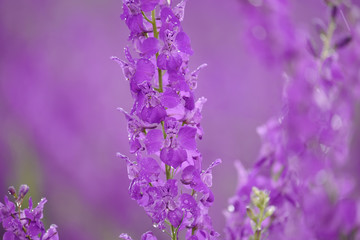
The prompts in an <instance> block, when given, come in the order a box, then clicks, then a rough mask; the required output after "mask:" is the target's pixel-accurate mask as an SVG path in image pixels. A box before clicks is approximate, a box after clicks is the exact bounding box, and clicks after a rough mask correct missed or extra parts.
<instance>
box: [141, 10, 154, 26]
mask: <svg viewBox="0 0 360 240" xmlns="http://www.w3.org/2000/svg"><path fill="white" fill-rule="evenodd" d="M141 14H142V15H143V17H144V18H145V20H146V21H148V22H149V23H151V24H152V23H153V22H152V21H151V20H150V19H149V18H148V17H147V16H146V15H145V13H144V11H141Z"/></svg>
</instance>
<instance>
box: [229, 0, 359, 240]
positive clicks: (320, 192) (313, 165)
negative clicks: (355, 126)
mask: <svg viewBox="0 0 360 240" xmlns="http://www.w3.org/2000/svg"><path fill="white" fill-rule="evenodd" d="M327 5H328V9H329V23H328V24H327V25H328V26H327V27H326V29H325V30H324V31H322V32H321V33H320V34H321V35H320V38H321V41H322V47H321V49H315V48H314V49H313V50H314V51H309V52H306V51H300V50H299V52H298V53H297V56H298V57H297V58H293V59H292V62H291V63H290V64H291V66H292V67H291V68H288V69H290V71H287V72H286V74H285V76H286V85H285V87H284V95H283V98H284V99H283V103H284V106H283V109H282V112H281V114H280V115H279V116H277V117H274V118H272V119H270V120H269V121H268V122H267V123H266V124H265V125H264V126H262V127H260V128H259V129H258V133H259V134H260V136H261V138H262V141H263V145H262V148H261V151H260V156H259V159H258V161H257V162H256V164H255V166H254V168H253V169H252V170H251V171H250V172H248V171H246V170H245V169H244V168H243V167H242V165H241V164H240V163H237V164H236V166H237V168H238V172H239V186H238V191H237V194H236V195H235V196H234V197H233V198H232V199H231V200H230V203H231V207H229V211H227V212H226V215H227V228H226V232H227V237H228V239H247V238H248V237H249V236H251V235H252V233H253V232H252V229H251V221H252V220H251V219H249V218H248V217H247V215H249V214H247V213H246V207H247V206H249V205H250V203H251V189H252V187H253V186H256V187H258V188H259V189H263V190H266V191H268V192H269V197H270V200H269V204H271V205H273V206H275V207H276V210H275V211H274V213H273V214H272V215H271V217H270V218H269V221H268V222H267V223H266V229H267V231H266V232H265V234H266V236H267V237H266V239H277V240H278V239H299V240H300V239H342V238H343V239H351V238H354V239H356V237H355V235H356V229H357V228H359V223H358V222H357V221H356V215H355V214H354V212H356V211H357V208H358V206H359V205H358V202H357V201H358V200H356V198H354V197H353V195H354V194H356V191H355V192H354V191H353V190H354V189H353V186H354V184H352V179H351V177H350V176H348V174H347V173H346V172H345V171H344V170H342V169H343V166H344V165H345V164H346V162H347V159H348V149H349V139H350V136H351V134H350V133H351V126H352V121H353V117H354V104H355V102H356V100H357V97H358V95H357V93H358V90H359V83H360V79H359V75H354V73H355V72H358V70H355V69H354V68H357V66H356V64H355V65H354V64H345V63H347V62H349V58H350V59H352V61H353V62H356V63H358V62H359V60H360V59H359V55H357V56H355V54H354V53H353V52H356V51H358V46H356V45H351V41H358V36H359V35H358V34H357V31H358V30H357V29H358V28H359V26H360V25H359V17H358V15H357V17H356V16H353V17H351V13H352V11H353V10H354V9H357V11H358V8H357V7H356V6H353V5H349V3H348V2H346V3H341V2H332V1H328V2H327ZM339 12H343V14H344V15H345V14H346V16H348V17H349V19H352V20H353V21H352V22H350V23H349V25H350V26H351V27H352V28H354V30H356V31H353V32H352V31H351V33H352V36H351V37H349V36H348V34H349V32H348V31H347V30H346V29H347V27H342V25H348V23H347V22H346V24H345V22H343V20H342V19H339ZM325 25H326V24H325ZM344 29H345V31H344ZM350 39H351V40H350ZM301 46H303V47H302V48H300V49H309V48H308V42H306V41H304V42H303V43H302V45H301ZM269 47H271V46H269ZM314 52H317V53H319V54H314ZM350 209H352V210H350ZM250 218H251V217H250Z"/></svg>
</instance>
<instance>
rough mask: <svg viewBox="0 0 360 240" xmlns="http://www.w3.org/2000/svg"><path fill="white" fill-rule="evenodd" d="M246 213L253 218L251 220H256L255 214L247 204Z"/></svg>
mask: <svg viewBox="0 0 360 240" xmlns="http://www.w3.org/2000/svg"><path fill="white" fill-rule="evenodd" d="M246 214H247V215H248V217H249V218H250V219H251V220H253V222H256V221H257V219H256V216H255V214H254V212H253V211H252V210H251V208H250V207H249V206H247V207H246Z"/></svg>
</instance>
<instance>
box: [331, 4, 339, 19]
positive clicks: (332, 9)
mask: <svg viewBox="0 0 360 240" xmlns="http://www.w3.org/2000/svg"><path fill="white" fill-rule="evenodd" d="M337 13H338V7H337V6H333V7H332V8H331V18H332V19H335V18H336V16H337Z"/></svg>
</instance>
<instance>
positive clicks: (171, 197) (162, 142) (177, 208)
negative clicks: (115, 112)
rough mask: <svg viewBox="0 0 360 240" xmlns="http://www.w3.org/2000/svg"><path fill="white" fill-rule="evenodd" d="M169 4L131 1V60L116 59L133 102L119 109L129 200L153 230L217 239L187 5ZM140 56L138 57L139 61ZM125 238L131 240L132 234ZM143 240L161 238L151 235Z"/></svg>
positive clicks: (127, 16) (127, 17)
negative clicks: (125, 136) (124, 126)
mask: <svg viewBox="0 0 360 240" xmlns="http://www.w3.org/2000/svg"><path fill="white" fill-rule="evenodd" d="M171 2H172V1H164V0H152V1H146V0H124V1H123V11H124V12H123V14H122V15H121V18H122V19H123V20H124V21H125V23H126V25H127V26H128V28H129V30H130V36H129V40H130V41H131V43H132V46H131V47H126V48H125V57H126V60H125V61H124V60H121V59H120V58H117V57H112V59H113V60H115V61H116V62H117V63H119V65H120V66H121V67H122V70H123V73H124V76H125V78H126V79H127V80H128V81H129V84H130V91H131V95H132V97H133V99H134V105H133V107H132V109H131V110H130V111H129V112H127V111H125V110H124V109H122V108H119V110H120V111H121V112H122V113H123V114H124V115H125V118H126V119H127V121H128V133H129V142H130V152H131V153H132V154H133V155H134V158H135V160H131V159H130V158H128V157H127V156H125V155H122V154H118V156H119V157H120V158H122V159H124V160H125V162H126V164H127V167H128V176H129V179H130V181H131V182H130V187H129V193H130V197H131V198H132V199H134V200H136V201H137V203H138V204H139V206H141V207H143V208H144V210H145V212H146V213H147V215H148V216H149V217H150V218H151V220H152V222H153V226H154V227H156V228H159V229H161V230H163V231H166V232H168V233H169V235H170V236H171V239H178V236H179V233H180V232H181V231H185V232H186V236H187V239H193V240H196V239H216V238H217V237H218V233H216V232H215V231H214V229H213V227H212V223H211V218H210V217H209V215H208V211H209V208H210V206H211V205H212V203H213V201H214V195H213V193H212V191H211V190H210V187H211V185H212V176H211V175H212V168H213V167H214V166H216V165H217V164H219V163H220V162H221V161H220V160H216V161H215V162H214V163H213V164H212V165H211V166H210V167H209V168H208V169H207V170H202V169H203V167H202V155H201V153H200V152H199V151H198V149H197V146H196V139H201V137H202V135H203V129H202V127H201V125H200V122H201V110H202V107H203V105H204V103H205V102H206V99H205V98H199V99H198V100H195V94H194V90H195V89H196V87H197V78H198V73H199V70H200V69H201V68H203V67H204V66H205V65H201V66H200V67H199V68H198V69H196V70H195V71H193V72H190V71H189V68H188V62H189V57H190V56H191V55H192V54H193V50H192V48H191V44H190V38H189V36H188V35H187V34H186V33H185V31H184V29H183V27H182V26H181V21H182V20H183V18H184V10H185V4H186V2H187V1H185V0H184V1H181V2H180V3H179V4H178V5H176V6H172V4H171ZM133 56H136V57H133ZM120 238H123V239H131V238H130V237H129V236H128V235H127V234H121V235H120ZM142 239H156V237H155V236H154V235H153V234H152V233H151V232H147V233H145V234H144V235H143V236H142Z"/></svg>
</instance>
